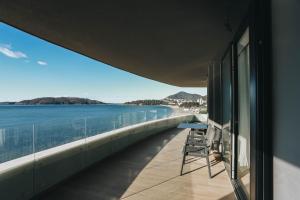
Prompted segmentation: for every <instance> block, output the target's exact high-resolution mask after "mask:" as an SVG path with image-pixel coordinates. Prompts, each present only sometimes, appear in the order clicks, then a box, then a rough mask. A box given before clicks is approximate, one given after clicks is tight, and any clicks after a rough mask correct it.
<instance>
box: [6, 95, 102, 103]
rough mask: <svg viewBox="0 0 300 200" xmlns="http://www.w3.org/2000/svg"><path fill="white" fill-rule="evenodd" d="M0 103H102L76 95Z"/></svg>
mask: <svg viewBox="0 0 300 200" xmlns="http://www.w3.org/2000/svg"><path fill="white" fill-rule="evenodd" d="M1 104H10V105H11V104H21V105H35V104H103V102H101V101H97V100H91V99H86V98H77V97H42V98H36V99H30V100H23V101H20V102H2V103H1Z"/></svg>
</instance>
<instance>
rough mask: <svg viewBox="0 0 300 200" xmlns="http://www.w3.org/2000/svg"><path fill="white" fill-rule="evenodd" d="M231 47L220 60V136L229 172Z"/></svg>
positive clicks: (229, 171)
mask: <svg viewBox="0 0 300 200" xmlns="http://www.w3.org/2000/svg"><path fill="white" fill-rule="evenodd" d="M231 57H232V56H231V48H230V49H229V50H228V51H227V53H226V54H225V57H224V58H223V60H222V121H223V123H222V133H223V134H222V136H223V159H224V161H225V167H226V170H227V171H228V173H229V174H231V155H232V154H231V151H232V148H231V144H232V142H231V117H232V114H231V107H232V106H231V105H232V100H231V97H232V92H231V63H232V61H231Z"/></svg>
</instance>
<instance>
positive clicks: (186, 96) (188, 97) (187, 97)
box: [165, 92, 206, 101]
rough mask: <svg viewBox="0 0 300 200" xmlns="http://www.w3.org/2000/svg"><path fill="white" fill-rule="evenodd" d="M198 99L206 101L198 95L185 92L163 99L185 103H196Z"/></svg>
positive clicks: (204, 97)
mask: <svg viewBox="0 0 300 200" xmlns="http://www.w3.org/2000/svg"><path fill="white" fill-rule="evenodd" d="M200 98H202V99H204V100H206V96H202V95H200V94H190V93H187V92H178V93H176V94H173V95H170V96H168V97H166V98H165V99H173V100H177V99H184V100H186V101H197V100H199V99H200Z"/></svg>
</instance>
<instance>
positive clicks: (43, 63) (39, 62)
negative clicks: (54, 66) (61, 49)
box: [37, 60, 48, 66]
mask: <svg viewBox="0 0 300 200" xmlns="http://www.w3.org/2000/svg"><path fill="white" fill-rule="evenodd" d="M37 64H39V65H43V66H45V65H48V63H46V62H45V61H41V60H39V61H37Z"/></svg>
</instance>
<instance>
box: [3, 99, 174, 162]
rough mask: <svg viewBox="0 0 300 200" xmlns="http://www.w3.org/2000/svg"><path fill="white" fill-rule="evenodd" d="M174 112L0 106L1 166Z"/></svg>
mask: <svg viewBox="0 0 300 200" xmlns="http://www.w3.org/2000/svg"><path fill="white" fill-rule="evenodd" d="M174 113H175V112H174V110H173V109H172V108H170V107H167V106H137V105H126V104H97V105H0V163H3V162H6V161H9V160H12V159H15V158H18V157H21V156H25V155H28V154H33V153H35V152H39V151H42V150H45V149H49V148H52V147H55V146H59V145H62V144H65V143H69V142H72V141H76V140H79V139H83V138H85V137H90V136H94V135H97V134H101V133H104V132H107V131H111V130H114V129H118V128H122V127H126V126H129V125H133V124H138V123H142V122H146V121H151V120H156V119H162V118H167V117H170V116H171V115H174Z"/></svg>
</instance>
